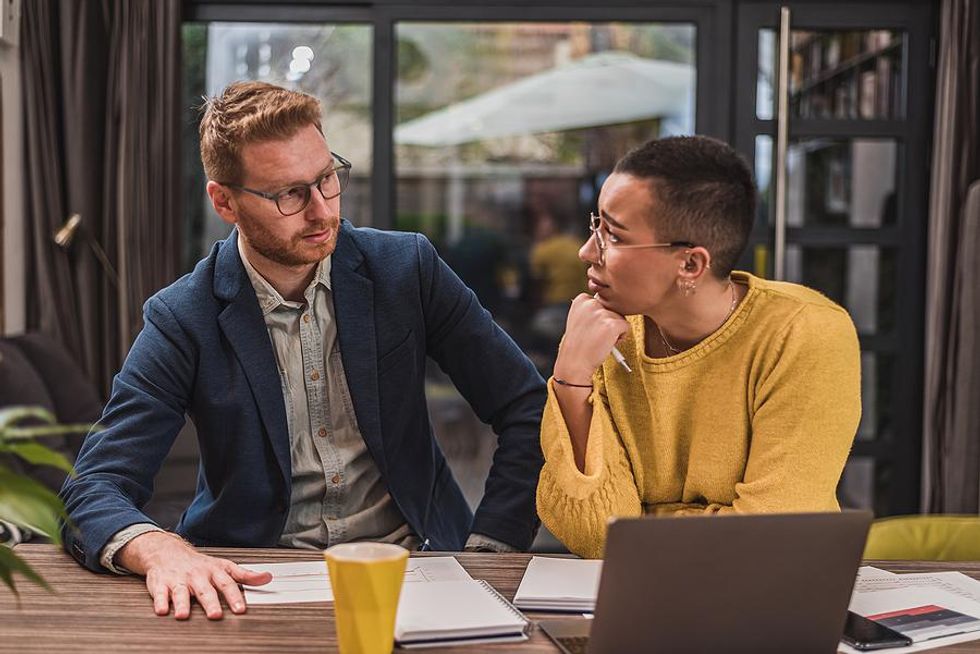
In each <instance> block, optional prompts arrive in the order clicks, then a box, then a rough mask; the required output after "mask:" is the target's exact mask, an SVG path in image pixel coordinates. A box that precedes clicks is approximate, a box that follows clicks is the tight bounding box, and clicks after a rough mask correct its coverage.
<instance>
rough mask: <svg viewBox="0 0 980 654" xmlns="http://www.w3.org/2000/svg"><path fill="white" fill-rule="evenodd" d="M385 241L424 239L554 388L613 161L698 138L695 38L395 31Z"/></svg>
mask: <svg viewBox="0 0 980 654" xmlns="http://www.w3.org/2000/svg"><path fill="white" fill-rule="evenodd" d="M397 43H398V45H397V53H398V65H397V70H398V80H397V85H396V95H395V97H396V103H397V104H396V122H397V127H396V129H395V134H394V140H395V144H396V150H395V161H396V170H397V180H396V184H397V186H396V193H397V215H396V226H397V227H398V228H400V229H410V230H418V231H421V232H424V233H425V234H426V235H428V236H429V238H430V239H432V241H433V242H434V243H435V244H436V247H437V248H438V249H439V251H440V253H441V254H442V255H443V257H444V258H445V259H446V261H448V262H449V264H450V265H451V266H452V267H453V268H454V269H455V271H456V272H457V273H458V274H459V275H460V277H461V278H462V279H463V280H464V281H465V282H466V283H467V284H468V285H469V286H470V287H471V288H472V289H473V290H474V291H475V292H476V293H477V295H478V296H479V298H480V301H481V303H483V305H484V306H485V307H486V308H487V309H489V310H490V311H491V312H492V313H493V314H494V317H495V318H496V319H497V320H498V321H499V322H500V324H501V325H502V326H504V328H505V329H507V330H508V332H509V333H510V334H511V335H512V336H513V337H514V338H515V340H517V342H518V343H519V344H520V345H521V346H522V348H523V349H524V350H525V351H526V352H527V353H528V354H529V356H531V357H532V359H533V360H534V361H535V363H536V364H537V365H538V366H539V368H540V369H541V370H542V372H544V373H545V374H550V370H551V365H552V363H553V359H554V356H555V352H556V348H557V343H558V339H559V338H560V336H561V334H562V332H563V330H564V321H565V313H566V312H567V308H568V304H569V302H570V300H571V299H572V298H573V297H574V296H575V295H576V294H577V293H579V292H581V291H583V290H584V289H585V266H584V264H582V263H581V262H580V261H579V260H578V257H577V250H578V248H579V246H580V245H581V243H582V241H583V240H584V239H585V236H586V235H587V233H588V231H587V225H586V223H587V220H586V216H587V215H588V213H589V211H590V210H591V209H593V208H594V207H595V200H596V196H597V193H598V189H599V187H600V186H601V184H602V182H603V181H604V180H605V178H606V176H607V175H608V174H609V172H610V170H611V169H612V166H613V164H614V163H615V162H616V160H617V159H618V158H619V157H620V156H622V155H623V154H625V153H626V151H627V150H628V149H629V148H630V147H632V146H635V145H638V144H639V143H642V142H643V141H646V140H647V139H650V138H653V137H657V136H664V135H668V134H686V133H692V132H693V130H694V124H695V123H694V121H695V116H694V106H695V101H694V91H695V78H696V73H695V61H694V53H695V28H694V26H693V25H686V24H642V23H629V24H625V23H601V24H600V23H593V24H589V23H526V24H523V23H479V24H474V23H401V24H399V25H398V28H397Z"/></svg>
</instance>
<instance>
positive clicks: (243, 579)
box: [225, 561, 272, 586]
mask: <svg viewBox="0 0 980 654" xmlns="http://www.w3.org/2000/svg"><path fill="white" fill-rule="evenodd" d="M225 571H226V572H227V573H228V574H229V575H231V578H232V579H234V580H235V581H237V582H238V583H240V584H245V585H247V586H261V585H262V584H267V583H269V582H270V581H272V573H271V572H255V571H253V570H247V569H245V568H243V567H241V566H240V565H237V564H236V563H232V562H231V561H228V567H227V568H226V569H225Z"/></svg>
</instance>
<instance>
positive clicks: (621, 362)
mask: <svg viewBox="0 0 980 654" xmlns="http://www.w3.org/2000/svg"><path fill="white" fill-rule="evenodd" d="M612 355H613V358H614V359H616V362H617V363H618V364H619V365H621V366H623V367H624V368H626V372H633V369H632V368H630V364H628V363H626V357H624V356H623V353H622V352H620V351H619V348H618V347H616V346H615V345H613V349H612Z"/></svg>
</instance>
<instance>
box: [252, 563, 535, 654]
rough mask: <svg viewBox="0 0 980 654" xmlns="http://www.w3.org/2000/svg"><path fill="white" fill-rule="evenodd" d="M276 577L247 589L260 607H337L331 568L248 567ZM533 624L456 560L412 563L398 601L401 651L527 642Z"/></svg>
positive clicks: (309, 565) (296, 565)
mask: <svg viewBox="0 0 980 654" xmlns="http://www.w3.org/2000/svg"><path fill="white" fill-rule="evenodd" d="M242 567H243V568H248V569H249V570H254V571H256V572H271V573H272V581H271V582H269V583H268V584H266V585H264V586H245V587H244V588H245V600H246V602H247V603H248V604H249V605H255V604H290V603H294V602H332V601H333V588H332V587H331V585H330V576H329V574H328V572H327V564H326V563H325V562H324V561H322V560H320V561H301V562H296V563H264V564H247V565H242ZM530 629H531V624H530V622H528V621H527V619H526V618H525V617H524V616H523V615H522V614H521V612H520V611H518V610H517V609H516V608H514V606H513V605H511V603H510V602H508V601H507V600H506V599H505V598H503V597H502V596H501V595H500V594H499V593H498V592H497V591H496V590H494V588H493V587H492V586H491V585H490V584H488V583H487V582H485V581H477V580H475V579H473V578H472V577H471V576H470V575H469V573H467V572H466V570H464V569H463V567H462V566H461V565H460V564H459V562H457V561H456V559H455V558H454V557H451V556H440V557H435V556H433V557H419V558H410V559H409V560H408V563H407V566H406V568H405V582H404V583H403V584H402V591H401V596H400V597H399V600H398V615H397V618H396V620H395V639H396V640H397V641H398V643H399V644H400V645H401V646H402V647H407V648H410V647H435V646H442V645H456V644H461V643H465V644H474V643H500V642H512V641H519V640H526V639H527V635H528V633H529V632H530Z"/></svg>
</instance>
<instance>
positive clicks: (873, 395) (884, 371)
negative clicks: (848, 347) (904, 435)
mask: <svg viewBox="0 0 980 654" xmlns="http://www.w3.org/2000/svg"><path fill="white" fill-rule="evenodd" d="M894 367H895V355H894V354H885V353H880V352H879V353H875V352H862V353H861V407H862V408H861V425H860V426H859V427H858V432H857V440H861V441H871V440H882V441H891V440H892V424H891V419H890V418H891V416H890V413H891V397H892V392H891V384H892V380H893V379H894V377H893V375H892V371H893V370H894Z"/></svg>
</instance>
